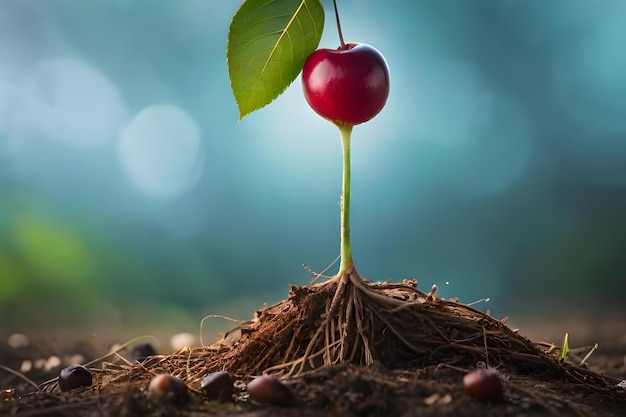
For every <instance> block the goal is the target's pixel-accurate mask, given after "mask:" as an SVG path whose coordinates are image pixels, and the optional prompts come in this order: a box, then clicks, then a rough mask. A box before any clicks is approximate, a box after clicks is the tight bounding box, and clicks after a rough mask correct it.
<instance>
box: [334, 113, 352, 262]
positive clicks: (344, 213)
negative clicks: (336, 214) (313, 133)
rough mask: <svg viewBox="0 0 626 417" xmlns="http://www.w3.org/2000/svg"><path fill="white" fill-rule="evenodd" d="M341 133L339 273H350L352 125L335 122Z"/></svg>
mask: <svg viewBox="0 0 626 417" xmlns="http://www.w3.org/2000/svg"><path fill="white" fill-rule="evenodd" d="M337 127H338V128H339V133H341V146H342V150H343V182H342V186H341V263H340V264H339V274H342V273H348V274H349V273H351V272H352V269H354V262H353V261H352V249H351V248H350V136H351V135H352V125H344V124H337Z"/></svg>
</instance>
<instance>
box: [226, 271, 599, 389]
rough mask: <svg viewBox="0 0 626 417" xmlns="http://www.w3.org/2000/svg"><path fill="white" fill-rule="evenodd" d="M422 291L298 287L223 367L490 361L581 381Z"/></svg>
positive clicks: (355, 283) (348, 279)
mask: <svg viewBox="0 0 626 417" xmlns="http://www.w3.org/2000/svg"><path fill="white" fill-rule="evenodd" d="M416 284H417V282H416V280H411V281H409V280H405V281H403V282H402V283H392V282H389V283H378V284H377V283H373V282H370V281H367V280H365V279H363V278H361V277H360V276H359V274H358V273H357V272H356V271H355V270H352V271H349V272H348V273H344V274H340V275H337V276H335V277H334V278H332V279H330V280H327V281H325V282H322V283H319V284H315V285H309V286H303V287H297V286H292V287H291V289H290V294H289V298H288V299H287V300H285V301H282V302H280V303H278V304H276V305H274V306H271V307H269V308H266V309H263V310H259V311H257V315H256V319H255V320H254V321H252V322H248V323H247V324H246V325H243V326H241V329H240V330H241V338H240V340H239V341H237V342H236V343H235V345H234V346H233V347H232V348H231V349H229V350H228V351H226V352H225V353H224V354H223V356H222V357H221V363H222V366H223V367H224V368H226V369H230V370H231V371H233V372H236V373H240V374H248V375H257V374H261V373H282V374H287V375H297V374H301V373H302V372H304V371H307V370H310V369H315V368H320V367H326V366H332V365H336V364H338V363H354V364H359V365H371V364H373V363H380V364H381V365H383V366H385V367H386V368H389V369H399V368H422V367H426V366H430V365H438V364H440V363H446V364H447V365H451V366H458V367H464V368H466V369H469V368H473V367H475V366H476V363H477V362H487V363H488V364H489V365H491V366H494V367H497V368H499V369H507V370H508V371H510V372H511V373H515V374H522V375H527V374H531V373H532V374H534V375H541V374H545V375H552V376H554V375H555V374H559V375H565V376H567V377H568V378H569V379H572V380H578V379H579V378H582V377H581V376H580V375H577V374H576V372H569V371H567V370H566V369H565V368H564V366H563V364H561V363H559V362H558V360H557V359H556V357H555V355H551V354H548V353H546V352H545V351H544V350H542V349H541V348H540V347H539V346H538V345H536V344H534V343H532V342H531V341H530V340H528V339H526V338H525V337H523V336H521V335H519V334H518V333H517V332H515V331H513V330H511V329H510V328H508V327H507V326H505V325H504V323H503V322H501V321H499V320H497V319H494V318H492V317H490V316H488V315H487V314H485V313H483V312H481V311H479V310H476V309H475V308H473V307H470V306H468V305H465V304H461V303H458V302H456V301H448V300H444V299H442V298H439V297H437V296H436V295H435V293H434V290H433V291H430V292H429V293H425V292H423V291H420V290H418V289H417V288H416ZM585 378H587V377H585ZM586 380H587V381H588V379H586Z"/></svg>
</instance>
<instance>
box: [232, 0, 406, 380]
mask: <svg viewBox="0 0 626 417" xmlns="http://www.w3.org/2000/svg"><path fill="white" fill-rule="evenodd" d="M333 6H334V12H335V17H336V22H337V32H338V35H339V41H340V45H339V47H338V48H337V49H317V50H315V48H316V47H317V45H318V43H319V40H320V38H321V33H322V28H323V24H324V12H323V7H322V5H321V3H320V1H319V0H300V1H296V0H282V1H276V2H270V3H267V2H262V1H258V0H246V1H244V3H243V4H242V6H241V8H240V9H239V10H238V11H237V13H236V14H235V16H234V17H233V21H232V23H231V27H230V32H229V43H228V48H227V58H228V64H229V73H230V77H231V86H232V89H233V93H234V95H235V98H236V100H237V104H238V106H239V110H240V120H241V119H242V118H243V117H245V116H246V115H247V114H248V113H249V112H251V111H254V110H256V109H257V108H259V107H262V106H264V105H266V104H267V103H269V102H270V101H271V100H273V99H274V98H275V97H276V96H278V95H279V94H280V93H282V91H283V90H284V89H285V88H286V86H287V85H288V84H289V83H291V82H292V81H293V79H295V77H296V76H297V74H298V73H300V71H302V87H303V92H304V97H305V99H306V101H307V102H308V104H309V105H310V106H311V108H312V109H313V110H314V111H315V112H317V113H318V114H319V115H320V116H321V117H323V118H324V119H326V120H328V121H330V122H332V123H334V124H335V125H336V126H337V128H338V129H339V132H340V136H341V144H342V153H343V175H342V195H341V232H340V253H341V262H340V265H339V271H338V273H337V274H336V275H335V276H334V278H333V279H331V280H329V281H327V282H325V283H322V284H320V285H336V290H335V293H334V296H333V297H332V303H331V304H330V306H329V307H328V311H327V314H326V317H327V319H326V320H325V322H324V323H323V325H322V326H320V327H319V329H318V331H317V333H316V334H315V335H314V336H313V338H312V339H311V342H310V343H309V347H308V348H307V350H306V352H305V354H304V356H303V358H302V360H301V362H300V365H301V369H302V368H303V367H304V363H305V362H306V361H307V360H308V359H309V358H310V355H311V354H313V350H314V349H315V346H317V345H316V344H317V342H318V339H319V338H320V337H321V335H322V334H323V333H326V334H328V333H329V332H330V331H331V329H337V328H338V327H337V326H339V327H340V326H342V323H343V324H346V323H349V324H352V325H356V326H357V327H361V325H362V323H357V322H352V321H353V320H354V317H353V316H352V315H353V314H354V315H355V316H356V317H363V304H364V301H362V300H360V298H361V297H366V298H367V297H371V298H375V299H378V300H379V301H380V302H382V303H383V304H385V305H387V307H390V308H394V307H398V304H399V301H398V300H396V299H393V298H391V297H387V296H385V295H383V294H380V293H378V292H376V291H374V290H372V289H371V288H370V286H369V285H368V284H367V283H366V282H365V281H364V280H363V279H362V278H361V277H360V276H359V274H358V273H357V271H356V268H355V265H354V260H353V257H352V249H351V242H350V181H351V175H350V167H351V157H350V139H351V135H352V129H353V127H354V126H355V125H358V124H361V123H364V122H367V121H369V120H371V119H372V118H373V117H374V116H376V115H377V114H378V113H379V112H380V111H381V110H382V108H383V107H384V105H385V103H386V102H387V97H388V96H389V69H388V67H387V62H386V61H385V58H384V57H383V55H382V54H381V53H380V52H379V51H378V50H376V49H375V48H374V47H372V46H370V45H367V44H361V43H346V42H345V41H344V38H343V33H342V30H341V22H340V18H339V12H338V9H337V2H336V1H333ZM281 7H282V8H283V9H284V10H283V9H281ZM287 11H289V13H286V12H287ZM287 18H288V19H287ZM281 19H282V20H284V21H285V22H284V27H281V23H280V22H281ZM305 29H306V30H305ZM271 42H273V44H271ZM270 45H271V47H270ZM256 47H258V48H259V49H258V51H256V50H255V48H256ZM255 51H256V52H258V53H256V54H255ZM349 285H351V286H353V287H355V288H356V289H358V291H356V292H355V291H353V290H348V289H347V287H348V286H349ZM335 319H337V322H334V320H335ZM359 320H363V319H359ZM332 332H333V333H335V330H332ZM333 337H334V336H333ZM349 338H350V339H352V340H351V342H348V341H347V339H349ZM359 340H360V339H359V338H353V337H348V336H345V335H340V336H339V339H338V340H337V344H338V345H339V346H338V348H337V349H333V351H332V352H330V350H328V349H327V348H328V346H325V347H326V355H324V362H325V363H326V364H329V363H332V362H335V361H337V360H339V361H341V360H345V359H353V358H354V356H355V355H356V353H357V351H361V354H362V355H364V357H365V358H366V362H368V363H369V362H371V361H372V354H371V351H370V348H369V347H368V342H367V341H366V340H365V339H363V340H361V342H360V343H362V346H360V348H357V349H355V348H353V347H352V346H350V345H351V344H352V343H353V342H358V341H359ZM328 343H332V342H328V341H327V342H326V343H325V344H326V345H327V344H328Z"/></svg>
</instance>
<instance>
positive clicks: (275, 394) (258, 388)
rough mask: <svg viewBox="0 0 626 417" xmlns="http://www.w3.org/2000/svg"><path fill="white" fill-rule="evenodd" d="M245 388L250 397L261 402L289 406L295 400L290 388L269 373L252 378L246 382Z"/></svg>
mask: <svg viewBox="0 0 626 417" xmlns="http://www.w3.org/2000/svg"><path fill="white" fill-rule="evenodd" d="M246 389H247V390H248V393H249V394H250V399H252V400H254V401H256V402H258V403H261V404H270V405H279V406H290V405H293V404H294V403H295V402H296V398H295V396H294V394H293V392H292V391H291V389H290V388H289V387H288V386H287V385H285V384H283V383H282V382H280V381H279V380H278V379H276V378H274V377H272V376H269V375H263V376H259V377H257V378H255V379H253V380H252V381H250V383H248V386H247V387H246Z"/></svg>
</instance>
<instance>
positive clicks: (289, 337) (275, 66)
mask: <svg viewBox="0 0 626 417" xmlns="http://www.w3.org/2000/svg"><path fill="white" fill-rule="evenodd" d="M333 6H334V11H335V17H336V21H337V33H338V36H339V47H338V48H337V49H325V48H322V49H317V48H318V44H319V42H320V39H321V36H322V30H323V28H324V9H323V7H322V4H321V1H320V0H274V1H266V0H245V1H244V2H243V4H242V5H241V7H240V8H239V10H238V11H237V12H236V14H235V16H234V17H233V20H232V22H231V26H230V30H229V35H228V46H227V54H226V55H227V60H228V68H229V75H230V80H231V87H232V90H233V94H234V96H235V99H236V101H237V106H238V108H239V119H240V120H241V119H243V118H244V117H245V116H246V115H248V114H249V113H251V112H253V111H255V110H257V109H259V108H261V107H263V106H265V105H267V104H268V103H270V102H271V101H272V100H274V99H275V98H276V97H277V96H278V95H280V94H281V93H282V92H283V91H284V90H285V89H286V88H287V87H288V86H289V84H291V83H292V82H293V81H294V80H295V79H296V77H297V76H298V74H300V73H302V88H303V93H304V94H303V95H304V99H305V100H306V101H307V103H308V104H309V105H310V106H311V108H312V109H313V110H314V111H315V112H316V113H317V114H319V115H320V116H321V117H322V118H324V119H326V120H328V121H330V122H331V123H333V124H335V125H336V126H337V128H338V129H339V132H340V136H341V143H342V151H343V175H342V199H341V230H340V257H341V262H340V265H339V271H338V272H337V273H336V274H335V275H334V276H332V277H330V279H328V280H326V281H324V282H321V283H311V284H310V285H307V286H304V287H297V286H292V287H291V289H290V294H289V299H288V300H285V301H283V302H280V303H277V304H275V305H273V306H270V307H264V308H263V309H260V310H258V311H257V312H256V314H255V318H254V319H253V320H249V321H246V322H244V323H241V324H240V325H239V327H238V328H237V329H236V330H237V332H236V334H237V343H236V346H235V347H233V349H231V350H230V351H227V352H226V353H225V354H224V355H222V356H221V358H220V360H222V361H226V363H227V365H228V366H230V369H229V370H230V371H231V372H240V373H245V374H256V375H259V374H262V373H272V372H281V373H283V374H285V373H286V374H291V373H300V372H302V371H304V370H307V369H311V368H316V367H320V366H332V365H334V364H337V363H340V362H350V363H358V364H363V365H370V364H373V363H374V362H378V363H381V364H382V365H384V366H388V367H390V368H394V367H406V366H411V367H417V366H421V365H423V366H427V365H432V364H433V361H434V363H435V364H439V363H440V362H441V361H440V360H439V359H437V358H440V357H444V358H449V357H453V358H455V359H454V361H457V360H461V358H463V360H467V361H468V362H469V363H471V362H475V361H476V360H478V359H481V360H482V359H483V358H489V357H497V358H499V360H501V361H503V362H507V360H509V361H515V360H518V359H519V355H517V356H516V355H512V354H511V351H510V350H511V346H515V347H516V349H521V351H523V352H524V354H526V355H530V356H533V355H539V353H538V351H537V350H536V347H535V346H534V345H532V344H530V345H529V342H528V341H527V340H525V339H523V338H522V337H521V336H519V335H517V334H516V333H515V332H513V331H511V330H510V329H508V328H506V326H505V325H504V324H503V322H500V321H499V320H496V319H494V318H492V317H490V316H489V315H487V314H484V313H482V312H480V311H478V310H476V309H475V308H473V307H471V306H469V305H464V304H461V303H458V302H456V301H454V300H446V299H443V298H441V297H438V296H436V295H435V291H436V289H437V288H436V286H435V287H433V289H432V290H431V291H430V292H429V293H426V292H423V291H420V290H418V289H417V288H416V286H417V280H404V281H403V282H400V283H394V282H385V283H378V284H377V283H373V282H371V281H368V280H366V279H364V278H362V277H361V276H360V275H359V273H358V272H357V269H356V267H355V262H354V259H353V254H352V248H351V242H350V184H351V182H350V181H351V176H350V168H351V160H350V139H351V134H352V131H353V128H354V126H356V125H360V124H362V123H365V122H367V121H369V120H371V119H372V118H373V117H375V116H376V115H377V114H378V113H379V112H380V111H381V110H382V108H383V107H384V106H385V103H386V101H387V97H388V95H389V86H390V78H389V69H388V67H387V63H386V61H385V59H384V58H383V56H382V54H381V53H380V52H378V51H377V50H376V49H375V48H374V47H372V46H369V45H366V44H359V43H354V42H345V41H344V38H343V33H342V30H341V23H340V19H339V12H338V10H337V3H336V1H333ZM232 334H235V331H233V333H232ZM268 341H271V342H268ZM509 341H510V342H509ZM483 348H484V351H483ZM259 352H261V354H260V353H259ZM533 357H534V356H533ZM538 361H539V362H540V364H539V365H538V364H537V363H532V364H531V363H529V364H528V367H529V369H534V367H536V366H540V367H541V369H544V368H545V367H546V366H548V367H549V366H552V365H553V363H552V359H551V358H549V357H547V356H540V357H539V359H538ZM455 363H456V362H455ZM216 366H217V364H216ZM223 366H225V365H224V364H220V367H223ZM496 377H497V376H496ZM495 380H497V379H494V381H495ZM261 381H263V380H261ZM481 381H482V380H478V382H479V383H480V384H482V382H481ZM485 381H487V382H489V381H490V380H485ZM470 382H471V381H470ZM258 383H259V384H260V383H261V382H258ZM476 386H478V387H479V388H480V390H479V391H480V392H482V391H483V388H484V387H482V385H475V386H474V385H472V387H476ZM264 387H265V386H264V385H260V386H259V387H257V388H259V389H260V390H261V388H263V389H262V390H261V392H265V391H264V390H265V388H264ZM249 389H251V391H250V394H251V396H252V394H253V392H254V389H255V386H254V384H253V385H252V387H249ZM490 389H491V388H487V391H489V390H490ZM473 390H474V388H472V389H471V390H470V391H472V392H474V391H473ZM492 391H493V392H495V394H494V395H489V396H488V397H486V398H487V399H492V398H499V397H500V394H499V392H500V391H498V390H497V389H496V390H492ZM268 392H269V391H268ZM479 395H480V394H479ZM258 400H259V401H261V400H262V399H261V398H259V399H258Z"/></svg>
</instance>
